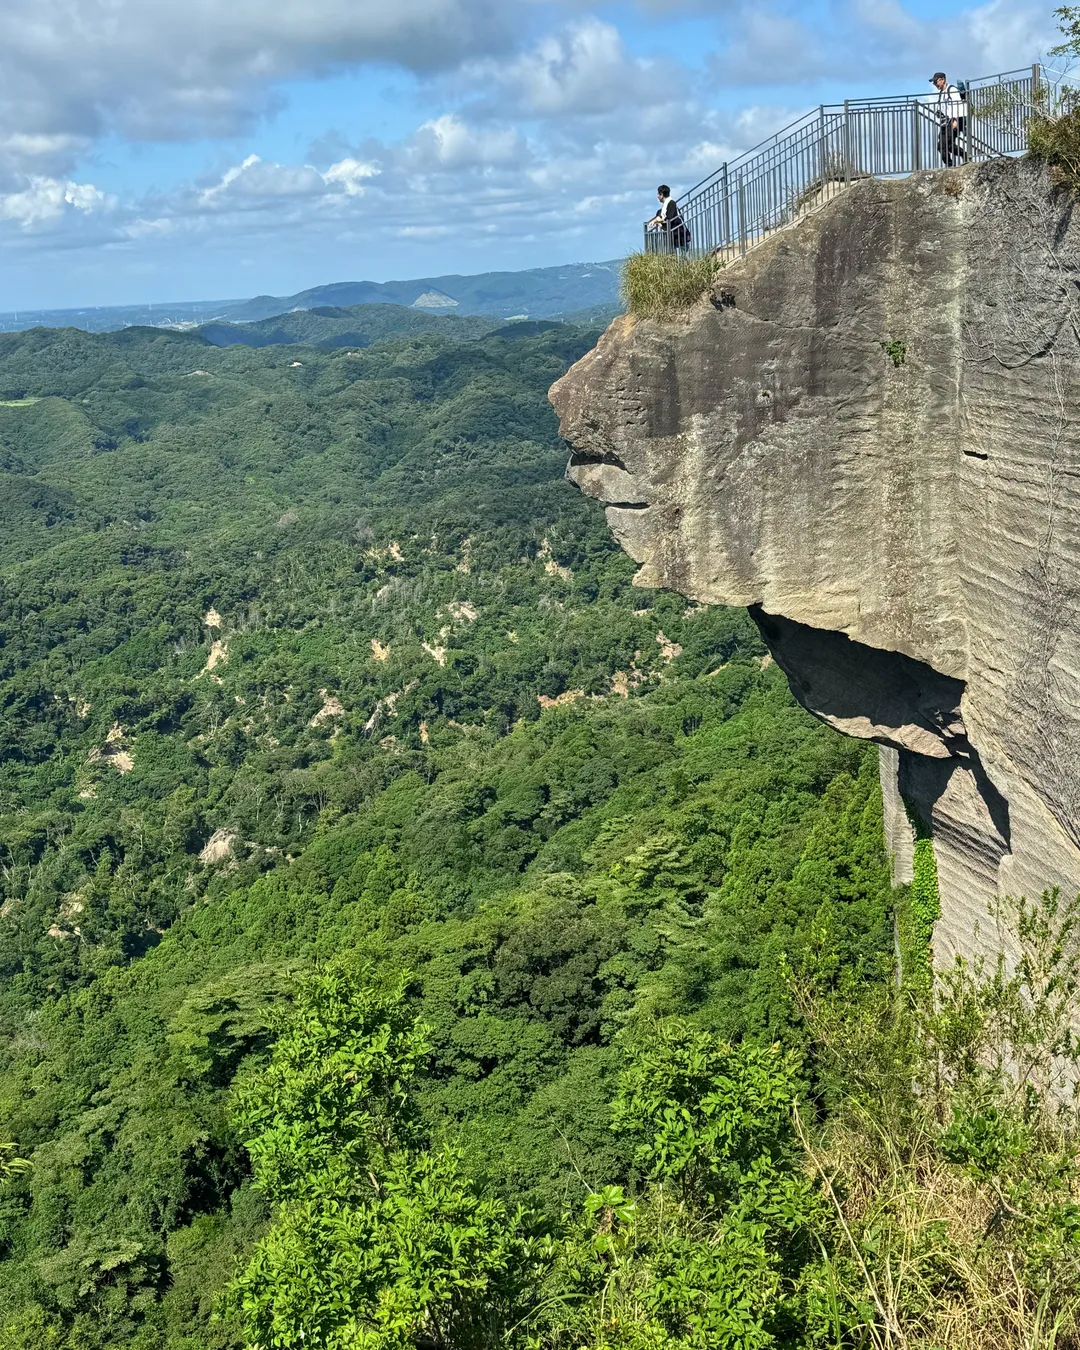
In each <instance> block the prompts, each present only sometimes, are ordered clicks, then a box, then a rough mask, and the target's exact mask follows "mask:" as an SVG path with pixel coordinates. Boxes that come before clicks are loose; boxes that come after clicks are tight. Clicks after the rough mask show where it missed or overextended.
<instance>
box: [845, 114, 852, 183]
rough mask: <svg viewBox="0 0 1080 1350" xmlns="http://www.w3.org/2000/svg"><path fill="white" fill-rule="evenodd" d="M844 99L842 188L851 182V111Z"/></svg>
mask: <svg viewBox="0 0 1080 1350" xmlns="http://www.w3.org/2000/svg"><path fill="white" fill-rule="evenodd" d="M849 101H850V100H848V99H844V186H845V187H847V186H848V184H849V183H850V182H851V109H850V107H849V106H848V104H849Z"/></svg>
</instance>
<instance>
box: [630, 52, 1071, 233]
mask: <svg viewBox="0 0 1080 1350" xmlns="http://www.w3.org/2000/svg"><path fill="white" fill-rule="evenodd" d="M1062 82H1066V83H1070V82H1069V81H1068V79H1067V77H1066V76H1064V75H1062V74H1060V73H1059V72H1057V71H1049V70H1047V69H1046V68H1045V67H1042V66H1039V65H1034V66H1029V67H1026V68H1025V69H1023V70H1013V71H1007V72H1005V73H1004V74H1002V75H990V76H987V77H986V78H984V79H978V80H969V81H967V82H966V89H967V99H966V110H965V111H966V116H965V117H964V119H963V121H962V124H961V127H960V130H959V131H958V132H952V131H951V130H949V131H943V130H942V124H941V122H940V121H939V119H938V115H937V110H936V107H935V101H936V100H935V99H934V96H933V95H931V96H930V97H929V98H928V97H927V96H925V95H922V96H918V95H914V94H904V95H898V96H896V97H890V98H863V99H848V100H846V101H845V102H844V103H835V104H822V106H821V107H819V108H816V109H815V110H814V111H813V112H810V113H807V114H806V115H805V116H804V117H800V118H799V119H798V121H796V122H792V123H791V125H790V126H787V127H784V129H783V130H782V131H778V132H777V133H776V135H775V136H771V137H770V138H769V139H768V140H767V141H763V142H762V144H761V145H758V146H756V147H755V148H754V149H753V150H748V151H747V152H746V153H745V154H743V155H740V156H739V157H738V159H735V160H732V161H731V162H730V163H728V164H723V165H721V167H720V168H719V169H717V171H716V172H715V173H713V174H710V175H709V177H708V178H706V179H704V180H703V181H702V182H700V183H698V185H697V186H696V187H694V188H691V189H690V191H689V192H687V193H685V194H684V195H683V196H682V197H680V198H679V199H678V202H677V205H678V208H679V214H680V216H681V218H682V222H683V224H684V226H685V231H678V230H677V229H676V230H672V231H668V230H664V229H650V228H649V227H648V225H646V227H645V249H646V251H648V252H674V251H680V252H689V253H692V254H698V255H700V254H706V253H720V254H730V255H732V256H736V255H738V254H742V253H745V252H746V250H747V248H748V247H750V246H751V245H753V244H755V243H758V242H759V241H760V240H762V239H764V238H767V237H768V236H769V235H770V234H773V233H775V231H776V230H779V229H782V228H783V227H784V226H785V225H788V224H790V223H791V222H792V221H793V220H795V219H797V218H798V217H799V216H801V215H803V214H805V213H806V212H807V211H810V210H813V209H814V208H815V207H817V206H819V205H821V204H823V203H824V202H826V201H828V200H829V199H830V198H831V197H833V196H835V195H836V194H837V193H839V192H842V191H843V190H844V189H845V188H846V187H847V186H848V185H849V184H850V183H852V182H853V181H855V180H857V179H860V178H895V177H900V176H903V175H906V174H911V173H917V172H918V171H919V170H920V169H932V168H941V167H943V166H944V165H948V164H952V163H963V162H965V161H969V160H986V159H997V158H1000V157H1001V156H1006V155H1016V154H1022V153H1023V152H1024V151H1025V150H1026V149H1027V127H1028V123H1029V121H1030V118H1031V116H1032V114H1033V113H1034V112H1035V111H1036V110H1037V109H1039V108H1045V107H1047V106H1049V96H1050V94H1051V92H1052V90H1054V89H1056V88H1057V86H1058V85H1059V84H1060V83H1062Z"/></svg>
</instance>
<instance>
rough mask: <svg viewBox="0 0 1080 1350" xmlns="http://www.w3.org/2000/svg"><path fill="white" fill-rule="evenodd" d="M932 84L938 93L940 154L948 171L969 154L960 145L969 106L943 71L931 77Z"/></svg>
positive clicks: (936, 106) (936, 107)
mask: <svg viewBox="0 0 1080 1350" xmlns="http://www.w3.org/2000/svg"><path fill="white" fill-rule="evenodd" d="M930 83H931V84H932V85H933V86H934V88H935V89H936V90H937V91H938V95H937V100H936V102H935V103H934V105H933V106H934V111H935V112H936V113H937V119H938V126H939V128H940V129H939V131H938V153H939V154H940V155H941V162H942V164H944V165H945V167H946V168H947V169H951V168H952V167H953V165H954V164H963V162H964V160H966V159H967V152H966V151H965V150H964V149H963V147H962V146H961V144H960V137H961V135H962V133H963V130H964V124H965V122H966V120H967V105H966V104H965V102H964V96H963V94H962V93H961V92H960V90H959V89H958V88H957V87H956V85H955V84H950V83H949V81H948V78H947V77H946V75H945V72H944V71H943V70H939V71H938V72H937V74H936V75H932V76H931V77H930Z"/></svg>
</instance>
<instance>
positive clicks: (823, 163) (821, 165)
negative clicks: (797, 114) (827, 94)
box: [817, 103, 829, 195]
mask: <svg viewBox="0 0 1080 1350" xmlns="http://www.w3.org/2000/svg"><path fill="white" fill-rule="evenodd" d="M817 111H818V174H819V176H820V178H821V191H822V194H823V195H824V193H825V192H826V191H827V188H828V182H829V161H828V150H827V148H826V145H825V104H824V103H821V104H819V105H818V110H817Z"/></svg>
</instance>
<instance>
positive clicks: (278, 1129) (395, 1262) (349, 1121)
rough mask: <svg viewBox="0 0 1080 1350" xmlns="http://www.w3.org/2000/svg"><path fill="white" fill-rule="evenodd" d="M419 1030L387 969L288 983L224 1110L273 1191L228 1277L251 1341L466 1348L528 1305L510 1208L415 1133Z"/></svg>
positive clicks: (450, 1155) (489, 1337)
mask: <svg viewBox="0 0 1080 1350" xmlns="http://www.w3.org/2000/svg"><path fill="white" fill-rule="evenodd" d="M425 1034H426V1033H425V1029H424V1028H422V1027H421V1026H419V1025H418V1023H417V1020H416V1015H415V1012H413V1011H411V1010H410V1009H409V1007H408V1004H407V1003H406V999H405V986H404V982H403V980H402V979H401V977H400V976H394V975H389V976H387V975H386V974H385V973H384V974H383V975H382V976H381V977H380V976H379V975H378V974H376V972H375V971H374V970H371V969H363V968H362V969H360V970H358V971H350V970H348V969H347V968H344V967H336V968H330V969H327V970H324V971H321V972H319V973H317V974H315V975H313V976H311V977H309V978H308V979H306V980H304V981H303V982H302V983H301V985H300V988H299V992H298V998H297V1006H296V1013H295V1014H294V1016H293V1017H292V1018H291V1019H290V1020H289V1021H288V1023H286V1024H285V1026H284V1028H283V1034H282V1036H281V1038H280V1040H279V1041H278V1043H277V1046H276V1047H275V1050H274V1054H273V1056H272V1058H271V1061H270V1064H269V1066H268V1067H267V1068H266V1069H265V1070H263V1071H261V1072H259V1073H257V1074H253V1075H252V1076H251V1077H250V1078H249V1079H248V1080H247V1081H246V1082H245V1083H244V1084H243V1085H242V1086H241V1088H240V1089H239V1090H238V1092H237V1096H236V1105H235V1123H236V1126H237V1128H238V1130H239V1131H240V1132H241V1133H242V1134H249V1135H251V1136H252V1137H251V1138H249V1140H248V1142H247V1149H248V1152H249V1154H250V1156H251V1161H252V1166H253V1169H254V1173H255V1185H256V1186H257V1187H258V1188H259V1189H260V1190H261V1191H262V1192H263V1193H264V1194H265V1196H266V1197H267V1199H268V1200H270V1202H271V1203H272V1204H273V1205H274V1206H275V1212H274V1220H273V1223H272V1225H271V1228H270V1231H269V1233H268V1234H267V1235H266V1236H265V1237H264V1238H263V1239H262V1241H261V1242H260V1243H259V1244H258V1246H257V1248H256V1250H255V1253H254V1255H253V1257H252V1259H251V1261H250V1262H249V1264H248V1267H247V1269H246V1271H245V1272H244V1273H243V1275H241V1276H240V1277H239V1278H238V1279H237V1280H236V1281H235V1282H234V1284H233V1286H232V1289H231V1307H232V1309H233V1310H234V1311H235V1313H236V1314H237V1315H238V1317H239V1319H240V1321H241V1322H242V1324H243V1325H244V1327H245V1330H246V1333H247V1339H248V1341H249V1343H250V1344H254V1345H260V1346H266V1347H283V1348H284V1347H292V1346H302V1345H304V1344H308V1345H311V1346H320V1347H325V1350H335V1348H336V1347H342V1348H344V1347H346V1346H349V1347H353V1346H365V1347H369V1350H409V1347H411V1346H413V1345H415V1344H416V1343H417V1340H418V1339H420V1340H430V1341H432V1343H433V1344H437V1345H452V1346H455V1347H458V1348H459V1350H469V1348H470V1347H474V1346H475V1347H480V1346H487V1345H491V1344H494V1343H496V1341H498V1340H499V1339H500V1338H501V1333H502V1332H504V1331H505V1317H504V1315H503V1314H505V1312H506V1311H507V1309H508V1308H509V1309H512V1310H514V1314H515V1319H516V1320H520V1312H521V1311H522V1310H523V1309H527V1307H528V1302H529V1293H528V1288H529V1285H530V1283H531V1281H532V1278H533V1277H534V1275H535V1272H534V1270H533V1269H532V1261H531V1259H530V1258H531V1254H532V1247H533V1244H532V1243H530V1241H529V1235H528V1234H527V1233H526V1231H525V1228H524V1224H523V1220H522V1217H521V1216H520V1214H518V1215H515V1214H512V1213H509V1212H508V1211H507V1209H506V1207H505V1205H503V1203H502V1202H501V1201H499V1200H497V1199H495V1198H493V1197H490V1196H484V1195H483V1194H481V1192H480V1190H479V1188H478V1187H477V1186H476V1185H475V1184H474V1183H473V1182H472V1181H471V1180H470V1179H469V1178H468V1177H467V1176H466V1175H465V1174H464V1173H463V1171H462V1167H461V1162H460V1158H459V1155H458V1154H457V1153H456V1152H455V1151H454V1150H453V1149H450V1148H443V1149H439V1150H428V1149H426V1148H425V1147H424V1144H423V1141H422V1140H421V1138H420V1137H419V1135H418V1133H417V1126H416V1115H415V1109H414V1105H413V1099H412V1080H413V1078H414V1076H415V1074H416V1071H417V1068H418V1067H419V1063H420V1060H421V1058H422V1057H423V1056H424V1055H425V1054H426V1053H427V1044H426V1039H425Z"/></svg>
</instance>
